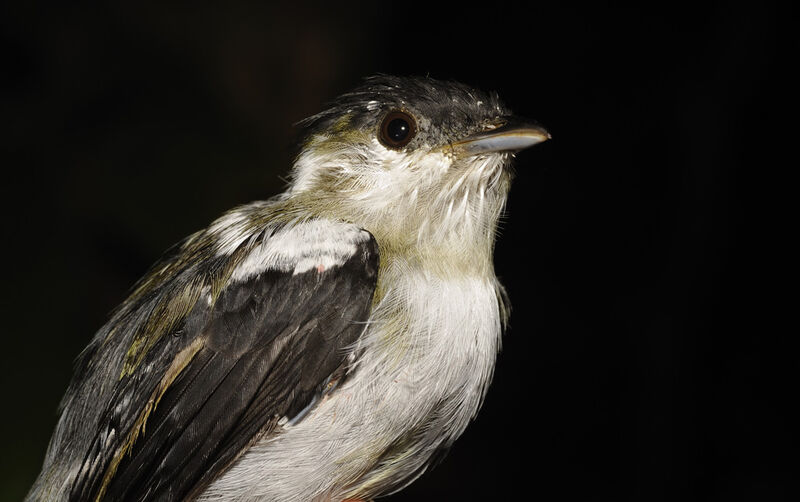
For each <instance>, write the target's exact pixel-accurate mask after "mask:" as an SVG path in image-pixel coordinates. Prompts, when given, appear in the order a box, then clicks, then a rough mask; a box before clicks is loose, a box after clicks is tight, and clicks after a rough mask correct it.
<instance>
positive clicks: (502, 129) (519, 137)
mask: <svg viewBox="0 0 800 502" xmlns="http://www.w3.org/2000/svg"><path fill="white" fill-rule="evenodd" d="M550 137H551V136H550V133H549V132H547V130H546V129H545V128H544V127H542V126H540V125H539V124H536V123H534V122H525V121H522V120H519V119H516V118H505V119H503V120H502V121H500V122H497V123H495V124H492V125H491V126H489V127H488V128H487V129H486V130H484V131H481V132H479V133H476V134H472V135H470V136H467V137H466V138H464V139H462V140H459V141H456V142H454V143H453V144H452V147H453V150H454V151H455V152H457V153H459V154H461V155H466V156H469V155H478V154H481V153H491V152H518V151H520V150H524V149H525V148H528V147H531V146H533V145H535V144H537V143H541V142H542V141H547V140H548V139H550Z"/></svg>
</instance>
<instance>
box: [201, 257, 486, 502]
mask: <svg viewBox="0 0 800 502" xmlns="http://www.w3.org/2000/svg"><path fill="white" fill-rule="evenodd" d="M384 274H391V275H393V276H394V277H385V276H384V278H383V279H384V280H382V283H383V284H391V285H392V288H391V289H389V290H387V291H385V292H384V294H383V297H382V299H381V300H380V301H379V303H378V304H377V305H376V306H375V308H374V309H373V314H372V316H371V319H370V322H369V324H368V326H367V327H366V331H365V334H364V336H363V337H362V339H361V341H360V342H359V346H358V347H354V348H353V354H356V353H359V354H361V357H360V359H359V360H358V362H357V365H356V367H355V369H354V371H352V373H351V374H350V376H349V378H348V380H347V381H346V382H345V383H344V384H343V385H342V386H341V387H340V388H339V389H337V390H336V391H335V392H334V393H333V394H332V395H330V396H329V397H328V398H326V399H324V400H323V401H322V402H320V403H319V404H318V405H317V406H316V407H315V408H314V409H313V410H312V411H311V412H310V413H309V414H308V415H307V416H306V417H305V418H304V419H303V420H301V421H299V422H298V423H297V424H295V425H292V426H288V425H287V426H285V430H283V431H282V432H281V433H280V434H278V435H277V436H275V437H273V438H270V439H268V440H265V441H262V442H261V443H259V444H256V445H255V446H254V447H252V448H251V449H250V450H249V451H248V452H246V453H245V454H244V455H243V456H242V457H241V459H240V460H239V461H238V462H237V463H236V464H235V465H234V466H233V467H232V468H231V469H230V470H229V471H228V472H226V473H225V474H224V475H223V476H222V477H221V478H220V479H218V480H216V481H215V482H214V483H213V484H212V485H211V486H210V487H209V489H208V490H207V491H206V492H205V493H204V494H203V496H202V497H201V500H281V501H308V500H328V499H331V500H338V499H339V498H341V497H344V496H350V495H354V494H358V495H362V496H363V495H369V496H374V495H376V494H378V493H382V492H384V491H385V489H386V488H387V487H389V488H392V489H399V488H400V487H402V486H404V484H405V483H406V482H410V481H411V479H409V478H412V477H413V476H415V475H418V474H421V472H422V471H423V470H424V466H425V465H426V463H427V460H428V458H429V457H430V455H431V454H433V452H434V451H435V450H436V449H437V448H439V447H442V446H447V445H449V444H450V443H451V442H452V441H454V440H455V439H456V438H457V437H458V436H459V435H460V434H461V433H462V432H463V431H464V429H465V428H466V426H467V424H468V422H469V421H470V420H471V419H472V418H473V417H474V415H475V413H477V411H478V408H479V407H480V404H481V402H482V399H483V395H484V392H485V390H486V386H487V385H488V383H489V381H490V380H491V377H492V372H493V369H494V363H495V357H496V354H497V351H498V350H499V345H500V332H501V326H500V306H499V302H498V294H497V288H498V284H497V282H496V279H495V278H494V277H493V276H492V277H460V278H447V279H446V278H439V277H428V276H426V274H424V272H423V271H422V270H413V269H408V268H407V267H392V268H391V270H386V271H384ZM387 279H388V280H387ZM379 460H380V462H378V461H379ZM412 479H413V478H412Z"/></svg>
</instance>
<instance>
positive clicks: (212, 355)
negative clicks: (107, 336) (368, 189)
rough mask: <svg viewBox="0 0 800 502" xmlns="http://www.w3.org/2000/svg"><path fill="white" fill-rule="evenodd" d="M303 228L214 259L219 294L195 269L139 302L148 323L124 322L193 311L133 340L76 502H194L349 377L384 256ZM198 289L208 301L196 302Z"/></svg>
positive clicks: (349, 233)
mask: <svg viewBox="0 0 800 502" xmlns="http://www.w3.org/2000/svg"><path fill="white" fill-rule="evenodd" d="M302 225H311V224H309V223H301V224H298V225H295V226H294V227H292V228H289V229H288V230H287V229H284V230H279V231H276V232H273V233H272V235H271V236H270V235H267V236H263V238H262V239H261V240H257V239H254V238H251V239H249V240H248V241H247V242H245V243H244V244H240V245H237V246H236V249H235V251H234V249H233V246H229V247H230V249H229V250H228V251H229V252H230V253H231V255H230V256H223V257H222V260H221V261H220V260H218V263H217V262H214V260H210V262H209V263H211V262H214V263H217V265H214V266H215V267H217V268H218V269H224V268H225V267H226V266H227V268H228V269H229V275H228V279H227V281H226V283H225V285H224V286H223V287H221V288H220V290H219V291H218V292H216V293H215V292H214V291H213V288H214V287H213V285H209V284H207V283H204V282H203V281H200V280H198V279H197V275H198V273H199V272H198V271H196V270H195V271H193V270H191V269H192V267H193V266H194V265H187V264H188V263H190V262H191V260H186V259H183V261H184V262H185V266H183V268H182V269H181V268H180V267H179V266H178V268H179V270H177V271H173V272H169V273H167V274H166V276H167V278H166V279H159V280H156V281H154V282H155V283H156V284H155V285H154V284H149V285H147V284H146V286H147V288H145V289H149V290H150V292H141V291H140V292H139V293H140V294H139V296H140V297H142V298H143V299H142V300H140V302H139V303H140V304H142V305H149V306H148V307H147V308H146V309H145V310H146V312H147V314H143V313H141V312H138V313H137V312H136V309H132V311H131V312H132V313H129V315H127V316H123V318H128V319H134V320H135V322H136V323H139V324H143V325H147V324H148V320H149V319H150V317H152V316H154V315H156V316H157V315H163V316H165V319H164V321H163V322H172V321H171V320H170V319H169V316H167V315H165V314H164V312H169V311H170V310H169V309H167V310H164V309H159V308H158V304H159V302H161V303H163V302H170V301H174V297H175V295H176V294H179V293H178V292H181V293H180V294H185V295H188V297H190V298H194V303H193V306H192V307H191V309H190V310H189V311H188V313H187V314H186V315H185V316H183V317H182V318H181V320H180V322H179V323H177V326H176V329H174V330H173V332H172V333H169V334H162V336H160V337H158V338H157V339H156V340H152V339H149V338H148V337H147V335H146V333H145V334H140V335H139V336H137V337H135V338H133V342H132V343H131V346H130V348H129V349H128V352H127V356H126V357H127V358H128V361H127V362H126V363H125V366H124V369H123V372H122V376H121V377H120V379H119V381H118V382H116V383H115V387H114V389H113V392H112V394H111V399H110V400H109V402H108V403H107V404H106V408H105V412H104V413H103V415H102V416H101V418H100V421H99V427H98V431H97V432H96V436H95V439H94V440H93V442H92V444H91V447H90V448H89V450H88V452H87V453H86V455H85V457H84V459H83V462H82V465H81V467H80V470H79V472H78V474H77V475H76V477H75V479H74V482H73V486H72V488H71V492H70V498H71V499H72V500H100V499H103V500H123V499H124V500H126V501H138V500H145V499H147V500H183V499H185V498H187V497H188V498H191V497H193V496H195V495H197V494H198V493H199V492H200V491H201V490H202V489H203V488H204V487H205V486H206V485H207V484H208V483H209V482H210V481H211V480H212V479H214V478H215V477H216V476H218V475H219V474H220V473H221V472H222V471H223V470H225V469H226V468H227V467H228V466H229V465H230V464H231V463H232V462H233V461H234V460H236V458H238V456H239V455H240V454H241V453H242V452H244V451H245V450H246V449H247V448H248V447H249V446H250V445H252V444H253V443H254V442H255V441H257V440H258V439H260V438H263V437H265V436H266V435H269V434H273V433H277V431H279V430H280V427H278V422H279V421H280V420H281V419H282V418H284V417H286V418H288V419H291V418H293V417H295V416H297V415H298V414H301V413H303V412H304V410H306V409H308V408H309V407H310V406H311V405H313V403H314V402H315V400H316V399H317V398H318V397H319V396H320V395H322V394H323V393H324V392H326V390H327V389H329V388H331V387H332V386H333V385H335V383H336V380H337V379H340V378H343V377H345V372H346V368H347V365H348V361H347V354H348V351H349V353H351V354H352V347H353V345H354V343H355V342H356V340H357V339H358V337H359V336H360V334H361V333H362V331H363V330H364V328H365V323H366V321H367V319H368V317H369V311H370V306H371V302H372V298H373V294H374V291H375V286H376V280H377V270H378V247H377V244H376V242H375V240H374V238H373V237H372V236H371V235H370V234H369V233H368V232H366V231H363V230H360V229H356V230H355V231H354V229H353V228H352V226H349V227H348V226H344V225H345V224H341V223H337V224H334V223H330V224H329V225H327V224H326V223H325V222H324V220H322V223H320V220H317V221H316V222H315V223H313V225H312V226H311V227H308V228H303V227H302ZM314 225H316V226H314ZM320 225H323V226H324V225H327V226H325V227H324V228H323V229H322V230H320V228H319V226H320ZM337 225H339V226H337ZM281 232H283V233H281ZM287 232H288V233H287ZM292 232H294V233H292ZM342 232H344V234H346V235H344V234H343V233H342ZM281 239H282V240H281ZM271 242H277V244H276V245H272V246H271V245H270V243H271ZM234 244H238V243H234ZM184 248H187V249H189V248H191V246H184ZM186 252H188V251H186V250H184V254H185V253H186ZM223 254H224V253H223ZM236 255H238V259H235V262H236V264H235V266H232V265H230V263H229V262H231V261H233V260H234V256H236ZM177 260H178V262H181V259H180V258H178V259H177ZM226 260H227V261H226ZM206 261H209V260H206ZM175 263H176V262H175V261H174V260H173V262H171V264H168V265H167V266H166V267H163V268H162V269H161V271H160V272H159V273H161V274H162V275H164V270H168V268H169V267H173V268H174V267H176V266H177V265H175ZM226 264H227V265H226ZM204 273H211V272H210V271H208V270H206V271H205V272H204ZM145 282H147V281H145ZM193 288H200V289H201V293H200V294H199V295H198V294H194V293H187V292H186V291H194V289H193ZM161 289H164V290H165V291H169V292H170V293H169V295H167V296H164V293H163V292H162V293H159V291H160V290H161ZM148 295H149V296H148ZM159 295H162V296H164V297H163V298H162V297H159ZM154 303H155V305H153V304H154ZM159 313H160V314H159ZM148 316H149V317H148ZM132 322H133V321H132ZM125 328H126V326H122V327H121V329H125ZM113 331H114V329H113V327H112V329H111V330H110V332H112V333H113ZM151 338H152V337H151ZM143 346H144V347H146V350H145V351H144V355H142V349H141V347H143ZM131 354H134V355H135V357H132V356H131ZM90 357H91V356H90Z"/></svg>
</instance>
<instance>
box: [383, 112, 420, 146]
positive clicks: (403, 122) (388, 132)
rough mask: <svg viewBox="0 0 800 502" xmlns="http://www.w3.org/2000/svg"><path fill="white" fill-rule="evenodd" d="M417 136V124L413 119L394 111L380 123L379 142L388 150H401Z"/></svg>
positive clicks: (404, 113) (403, 113)
mask: <svg viewBox="0 0 800 502" xmlns="http://www.w3.org/2000/svg"><path fill="white" fill-rule="evenodd" d="M415 134H417V123H416V122H415V121H414V117H412V116H411V115H409V114H407V113H406V112H401V111H399V110H395V111H392V112H389V113H388V114H387V115H386V117H384V118H383V122H381V130H380V134H379V137H380V140H381V142H382V143H383V144H384V145H386V146H388V147H389V148H395V149H398V148H403V147H404V146H406V145H407V144H408V142H409V141H411V139H412V138H413V137H414V135H415Z"/></svg>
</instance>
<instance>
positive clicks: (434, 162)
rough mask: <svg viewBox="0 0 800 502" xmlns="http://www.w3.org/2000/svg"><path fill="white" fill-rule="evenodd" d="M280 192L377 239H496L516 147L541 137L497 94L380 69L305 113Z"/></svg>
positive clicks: (407, 241)
mask: <svg viewBox="0 0 800 502" xmlns="http://www.w3.org/2000/svg"><path fill="white" fill-rule="evenodd" d="M305 125H306V126H307V134H306V136H305V140H304V141H303V143H302V146H301V151H300V153H299V155H298V157H297V160H296V162H295V165H294V170H293V176H292V183H291V187H290V190H289V192H288V193H287V197H289V198H292V199H297V200H303V201H304V205H306V206H307V207H309V208H310V209H311V210H312V211H313V212H316V213H318V214H321V215H325V216H328V217H335V218H340V219H345V220H349V221H352V222H353V223H356V224H359V225H361V226H363V227H364V228H366V229H367V230H369V231H370V232H372V233H373V234H375V235H376V236H380V237H381V238H382V240H383V241H384V242H394V243H396V244H398V245H401V246H405V245H418V244H420V243H423V242H436V243H452V242H451V241H452V240H453V239H457V240H461V241H464V240H465V239H466V240H469V239H475V238H480V239H489V240H491V241H493V237H494V232H495V227H496V223H497V219H498V217H499V215H500V213H501V211H502V208H503V205H504V203H505V200H506V195H507V192H508V189H509V184H510V179H511V173H510V170H509V169H508V165H509V161H510V159H511V156H512V155H513V153H514V152H516V151H518V150H521V149H523V148H527V147H529V146H532V145H534V144H536V143H539V142H542V141H544V140H546V139H548V138H549V137H550V136H549V134H548V133H547V131H545V130H544V129H543V128H542V127H540V126H538V125H536V124H534V123H530V122H523V121H520V120H518V119H516V118H515V117H513V116H512V115H511V113H510V111H509V110H508V109H507V108H506V107H505V106H504V105H503V104H502V103H501V102H500V100H499V98H498V96H497V95H496V94H487V93H484V92H480V91H477V90H475V89H471V88H469V87H467V86H465V85H462V84H459V83H454V82H443V81H438V80H433V79H430V78H398V77H389V76H378V77H372V78H370V79H367V81H366V82H365V83H364V85H362V86H361V87H359V88H357V89H355V90H354V91H352V92H350V93H347V94H344V95H343V96H341V97H340V98H338V100H336V101H334V103H333V104H332V105H331V107H330V108H329V109H327V110H326V111H324V112H322V113H319V114H317V115H315V116H313V117H311V118H309V119H307V120H306V121H305Z"/></svg>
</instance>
